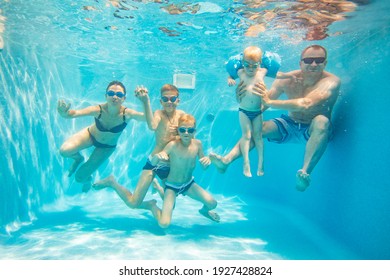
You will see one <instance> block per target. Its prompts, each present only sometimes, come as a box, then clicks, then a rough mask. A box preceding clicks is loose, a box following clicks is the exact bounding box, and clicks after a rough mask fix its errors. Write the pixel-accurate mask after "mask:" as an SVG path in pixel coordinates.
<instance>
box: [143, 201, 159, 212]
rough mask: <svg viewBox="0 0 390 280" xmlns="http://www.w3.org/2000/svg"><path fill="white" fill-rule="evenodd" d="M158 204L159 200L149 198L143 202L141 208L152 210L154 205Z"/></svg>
mask: <svg viewBox="0 0 390 280" xmlns="http://www.w3.org/2000/svg"><path fill="white" fill-rule="evenodd" d="M156 205H157V200H155V199H151V200H147V201H144V202H142V204H141V207H140V209H147V210H152V209H153V207H156Z"/></svg>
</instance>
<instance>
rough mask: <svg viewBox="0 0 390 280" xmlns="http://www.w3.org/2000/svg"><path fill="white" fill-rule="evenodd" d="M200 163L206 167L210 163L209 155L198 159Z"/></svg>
mask: <svg viewBox="0 0 390 280" xmlns="http://www.w3.org/2000/svg"><path fill="white" fill-rule="evenodd" d="M199 162H200V164H201V165H202V166H203V168H207V167H208V166H209V165H210V164H211V160H210V158H209V157H202V158H201V159H199Z"/></svg>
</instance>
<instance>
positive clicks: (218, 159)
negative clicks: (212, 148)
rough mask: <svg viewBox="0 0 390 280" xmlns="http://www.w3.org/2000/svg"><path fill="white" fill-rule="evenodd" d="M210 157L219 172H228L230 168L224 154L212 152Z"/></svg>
mask: <svg viewBox="0 0 390 280" xmlns="http://www.w3.org/2000/svg"><path fill="white" fill-rule="evenodd" d="M209 158H210V160H211V163H213V164H214V165H215V167H216V168H217V170H218V172H219V173H225V172H226V169H227V168H228V164H227V163H226V160H225V159H224V158H223V157H222V156H220V155H218V154H216V153H210V154H209Z"/></svg>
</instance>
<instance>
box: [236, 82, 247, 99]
mask: <svg viewBox="0 0 390 280" xmlns="http://www.w3.org/2000/svg"><path fill="white" fill-rule="evenodd" d="M245 89H246V84H244V82H243V81H241V82H240V83H239V84H238V86H237V87H236V99H237V101H238V102H241V99H242V98H243V97H244V96H245Z"/></svg>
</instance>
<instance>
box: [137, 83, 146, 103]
mask: <svg viewBox="0 0 390 280" xmlns="http://www.w3.org/2000/svg"><path fill="white" fill-rule="evenodd" d="M134 95H135V97H137V98H138V99H139V100H141V102H143V103H146V102H149V91H148V89H147V88H146V87H144V86H143V85H141V86H137V87H136V88H135V90H134Z"/></svg>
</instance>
